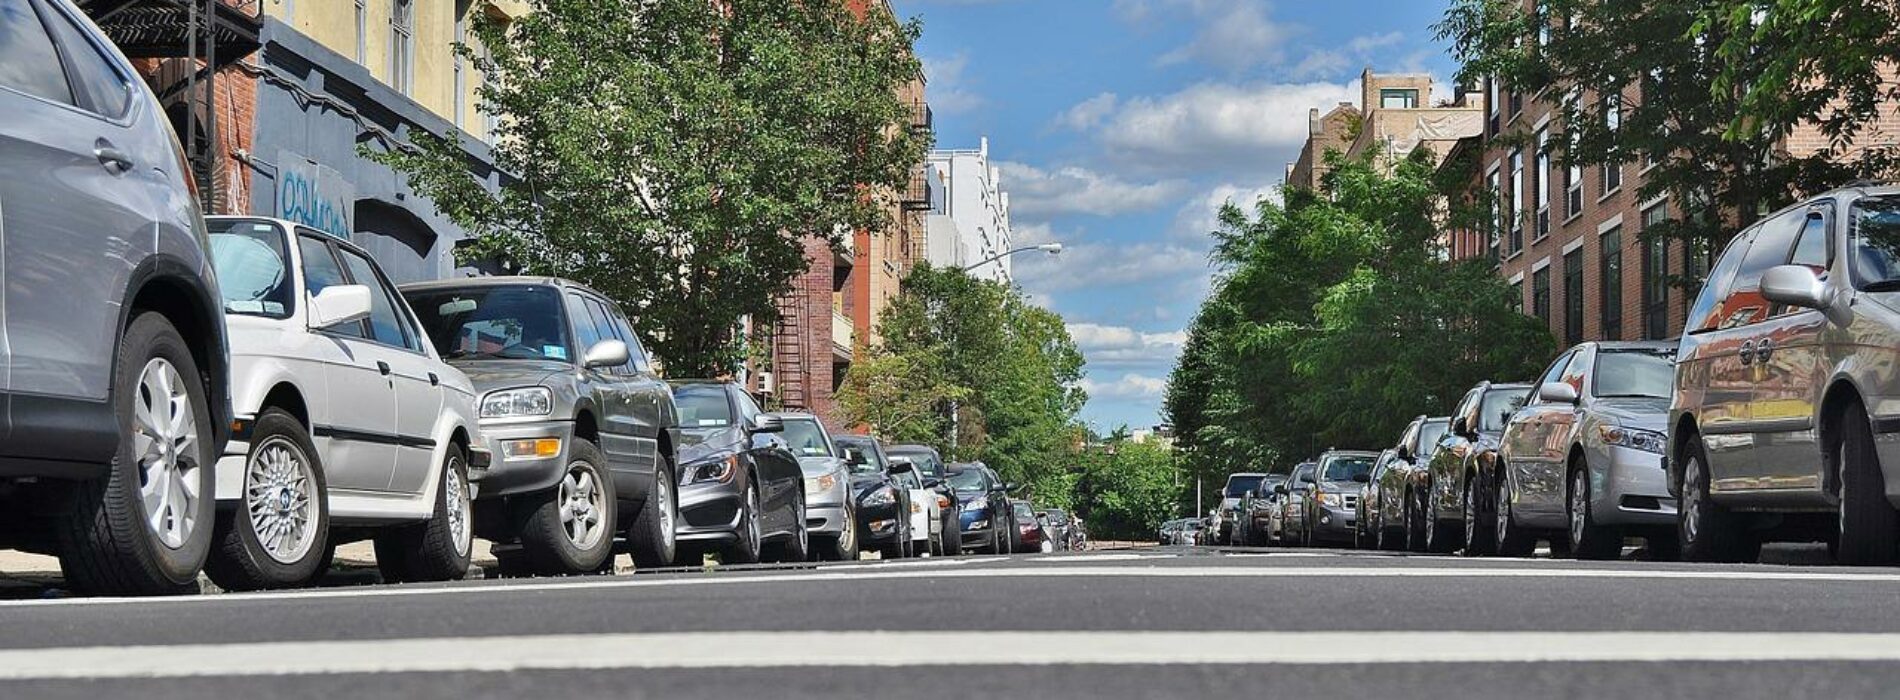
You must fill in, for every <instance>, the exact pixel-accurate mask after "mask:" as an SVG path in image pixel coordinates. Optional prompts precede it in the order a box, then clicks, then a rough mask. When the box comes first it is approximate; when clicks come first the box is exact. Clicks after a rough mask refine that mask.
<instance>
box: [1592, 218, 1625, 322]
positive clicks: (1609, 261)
mask: <svg viewBox="0 0 1900 700" xmlns="http://www.w3.org/2000/svg"><path fill="white" fill-rule="evenodd" d="M1597 244H1598V252H1597V257H1598V263H1599V265H1601V270H1599V272H1598V274H1597V292H1598V296H1599V298H1600V301H1599V303H1600V304H1601V305H1602V307H1603V308H1602V313H1603V339H1604V340H1622V339H1623V228H1622V227H1621V226H1618V227H1615V228H1612V229H1610V230H1609V231H1608V232H1605V233H1604V234H1603V237H1602V238H1601V239H1599V240H1598V241H1597Z"/></svg>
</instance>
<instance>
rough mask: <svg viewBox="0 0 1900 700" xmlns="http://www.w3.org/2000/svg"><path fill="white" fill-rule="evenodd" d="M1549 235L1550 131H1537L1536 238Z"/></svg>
mask: <svg viewBox="0 0 1900 700" xmlns="http://www.w3.org/2000/svg"><path fill="white" fill-rule="evenodd" d="M1548 235H1550V132H1549V131H1545V130H1541V129H1540V130H1538V132H1537V238H1539V239H1542V238H1543V237H1545V236H1548Z"/></svg>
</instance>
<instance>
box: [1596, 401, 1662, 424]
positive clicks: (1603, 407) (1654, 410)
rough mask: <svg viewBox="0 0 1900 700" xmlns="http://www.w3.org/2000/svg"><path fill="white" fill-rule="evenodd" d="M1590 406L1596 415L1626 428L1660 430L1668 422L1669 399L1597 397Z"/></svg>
mask: <svg viewBox="0 0 1900 700" xmlns="http://www.w3.org/2000/svg"><path fill="white" fill-rule="evenodd" d="M1591 408H1592V410H1594V411H1596V414H1597V416H1598V417H1600V418H1603V419H1605V420H1608V421H1612V422H1614V423H1616V424H1617V425H1621V426H1624V427H1627V428H1641V429H1643V430H1654V431H1657V432H1661V431H1662V429H1663V426H1665V425H1668V424H1669V399H1656V398H1614V399H1597V402H1596V403H1595V404H1594V405H1593V406H1592V407H1591Z"/></svg>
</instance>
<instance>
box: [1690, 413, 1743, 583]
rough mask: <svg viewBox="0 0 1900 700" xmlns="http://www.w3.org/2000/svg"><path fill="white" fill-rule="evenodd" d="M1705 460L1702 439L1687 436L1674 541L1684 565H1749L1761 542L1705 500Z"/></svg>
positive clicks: (1726, 512)
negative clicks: (1677, 545)
mask: <svg viewBox="0 0 1900 700" xmlns="http://www.w3.org/2000/svg"><path fill="white" fill-rule="evenodd" d="M1709 481H1710V474H1709V469H1708V456H1707V455H1706V454H1704V453H1703V451H1702V437H1701V436H1700V435H1694V434H1691V435H1690V436H1689V444H1688V445H1687V446H1686V448H1685V449H1684V455H1683V460H1682V507H1681V509H1680V510H1679V511H1677V514H1676V533H1677V534H1676V537H1677V540H1678V541H1679V542H1681V544H1682V558H1683V560H1685V561H1700V562H1743V561H1753V560H1754V559H1755V558H1756V557H1757V556H1758V555H1759V554H1760V552H1761V542H1760V541H1758V540H1756V539H1755V537H1754V536H1753V533H1750V532H1748V529H1747V523H1746V522H1745V521H1743V520H1742V519H1741V517H1739V516H1737V515H1736V514H1734V513H1731V512H1729V510H1728V509H1727V508H1723V507H1722V506H1721V505H1720V504H1718V503H1715V502H1714V501H1712V500H1710V498H1709Z"/></svg>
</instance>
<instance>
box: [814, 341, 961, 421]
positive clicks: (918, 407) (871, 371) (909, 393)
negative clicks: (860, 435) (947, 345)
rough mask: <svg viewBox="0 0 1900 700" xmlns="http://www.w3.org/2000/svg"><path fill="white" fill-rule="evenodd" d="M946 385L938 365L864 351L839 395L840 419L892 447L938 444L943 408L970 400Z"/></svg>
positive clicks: (957, 388)
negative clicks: (903, 444)
mask: <svg viewBox="0 0 1900 700" xmlns="http://www.w3.org/2000/svg"><path fill="white" fill-rule="evenodd" d="M969 394H970V391H969V389H967V388H964V387H962V386H958V385H956V384H952V383H950V382H947V381H944V379H943V378H942V377H941V376H940V375H939V374H938V372H937V371H936V369H935V363H933V362H932V361H931V359H930V358H929V357H927V356H923V355H920V354H917V353H910V354H898V353H893V352H890V351H888V350H885V349H883V348H866V349H865V350H864V351H863V352H862V353H861V354H860V355H859V356H858V357H857V358H856V359H855V360H853V361H852V363H851V369H850V370H849V371H848V372H846V373H845V378H844V384H843V386H842V387H841V388H840V389H839V391H838V396H837V398H838V410H839V417H840V418H841V419H842V420H843V421H844V422H845V423H846V424H848V425H861V426H865V427H866V428H868V429H869V430H870V431H871V434H872V435H875V436H877V437H879V438H881V439H883V440H885V441H887V442H892V443H934V442H939V441H940V439H941V438H942V437H943V436H944V435H945V434H946V433H945V430H947V428H948V425H947V424H948V423H949V417H948V416H947V415H945V413H944V407H945V406H949V405H951V404H952V403H954V402H957V401H961V400H964V399H966V398H968V397H969Z"/></svg>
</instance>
